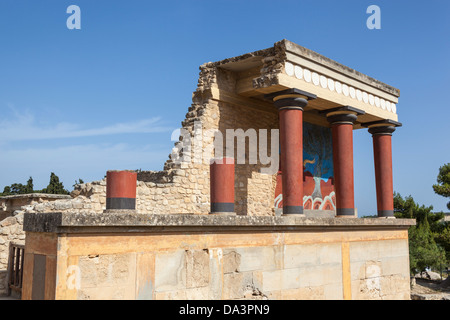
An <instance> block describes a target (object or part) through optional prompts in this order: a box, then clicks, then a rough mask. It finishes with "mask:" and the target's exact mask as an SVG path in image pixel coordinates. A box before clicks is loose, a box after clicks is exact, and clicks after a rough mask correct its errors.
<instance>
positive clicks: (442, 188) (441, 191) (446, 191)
mask: <svg viewBox="0 0 450 320" xmlns="http://www.w3.org/2000/svg"><path fill="white" fill-rule="evenodd" d="M433 190H434V192H436V193H437V194H438V195H440V196H443V197H446V198H450V163H447V164H445V165H443V166H442V167H440V168H439V174H438V176H437V184H434V185H433ZM447 208H448V209H449V210H450V201H449V202H448V203H447Z"/></svg>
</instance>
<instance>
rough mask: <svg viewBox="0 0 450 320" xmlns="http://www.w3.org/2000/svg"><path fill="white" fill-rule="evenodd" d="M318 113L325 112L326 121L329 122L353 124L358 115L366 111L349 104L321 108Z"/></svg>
mask: <svg viewBox="0 0 450 320" xmlns="http://www.w3.org/2000/svg"><path fill="white" fill-rule="evenodd" d="M319 113H323V114H325V115H326V117H327V120H328V122H329V123H331V124H353V123H355V121H356V119H357V118H358V116H359V115H363V114H365V113H366V112H365V111H363V110H361V109H358V108H354V107H351V106H342V107H337V108H333V109H328V110H323V111H320V112H319Z"/></svg>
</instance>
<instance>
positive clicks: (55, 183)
mask: <svg viewBox="0 0 450 320" xmlns="http://www.w3.org/2000/svg"><path fill="white" fill-rule="evenodd" d="M42 193H50V194H69V191H67V190H66V189H64V185H63V183H62V182H60V181H59V177H58V176H57V175H56V174H54V173H53V172H52V173H51V174H50V182H49V183H48V186H47V188H45V189H43V190H42Z"/></svg>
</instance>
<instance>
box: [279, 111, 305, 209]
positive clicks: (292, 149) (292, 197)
mask: <svg viewBox="0 0 450 320" xmlns="http://www.w3.org/2000/svg"><path fill="white" fill-rule="evenodd" d="M279 118H280V148H281V168H282V170H283V173H282V174H283V178H282V186H283V187H282V190H283V214H303V109H301V108H292V109H291V108H289V107H286V108H280V110H279Z"/></svg>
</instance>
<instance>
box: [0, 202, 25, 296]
mask: <svg viewBox="0 0 450 320" xmlns="http://www.w3.org/2000/svg"><path fill="white" fill-rule="evenodd" d="M23 216H24V212H23V211H19V210H17V211H14V212H13V215H12V216H9V217H7V218H6V219H4V220H2V221H0V296H2V295H6V294H7V292H8V288H7V286H8V279H7V275H8V272H7V270H8V255H9V245H10V243H11V242H14V243H16V244H22V245H23V244H25V232H24V231H23Z"/></svg>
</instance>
